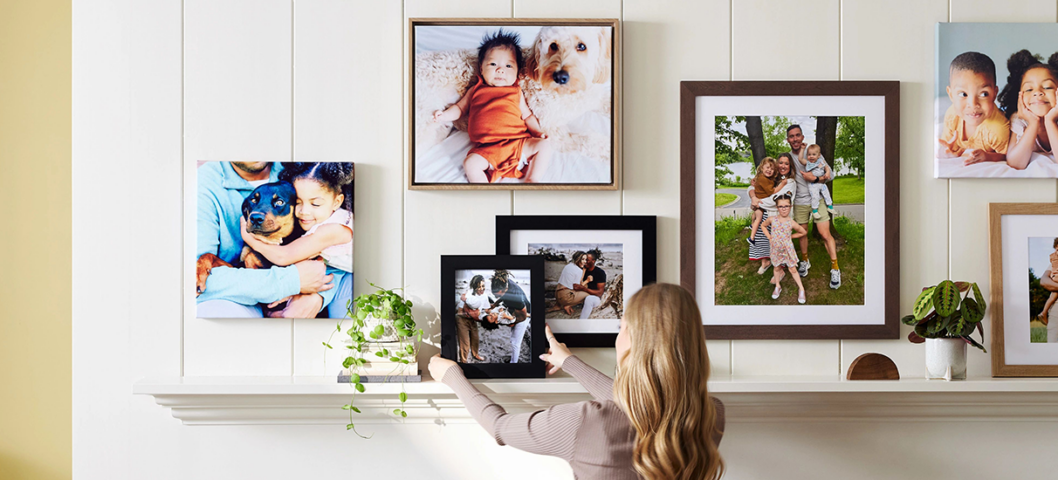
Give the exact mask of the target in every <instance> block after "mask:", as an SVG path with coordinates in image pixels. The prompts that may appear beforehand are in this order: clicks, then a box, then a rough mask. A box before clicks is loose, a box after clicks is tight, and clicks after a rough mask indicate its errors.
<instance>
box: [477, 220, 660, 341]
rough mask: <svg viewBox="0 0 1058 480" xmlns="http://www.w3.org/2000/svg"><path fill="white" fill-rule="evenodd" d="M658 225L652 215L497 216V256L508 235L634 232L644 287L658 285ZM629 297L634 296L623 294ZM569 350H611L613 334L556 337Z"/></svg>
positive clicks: (503, 250)
mask: <svg viewBox="0 0 1058 480" xmlns="http://www.w3.org/2000/svg"><path fill="white" fill-rule="evenodd" d="M657 222H658V217H657V216H654V215H497V216H496V254H497V255H509V254H510V253H511V232H512V231H517V230H637V231H642V232H643V255H642V258H643V265H642V272H643V285H644V286H646V285H649V284H652V283H655V282H656V281H657V268H658V258H657V257H658V255H657V237H658V234H657ZM626 293H627V294H629V295H630V294H632V293H634V292H626ZM555 337H556V338H557V339H558V340H559V341H561V342H563V343H565V344H566V345H567V346H570V347H607V348H608V347H613V346H614V342H615V341H616V340H617V332H614V333H569V332H564V333H556V334H555Z"/></svg>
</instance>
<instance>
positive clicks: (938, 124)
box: [933, 97, 1058, 178]
mask: <svg viewBox="0 0 1058 480" xmlns="http://www.w3.org/2000/svg"><path fill="white" fill-rule="evenodd" d="M948 107H951V99H949V98H948V97H940V98H938V99H937V101H936V102H935V109H934V114H933V115H934V118H933V122H934V132H933V147H934V154H933V156H934V158H935V161H934V162H935V163H934V172H935V174H934V176H935V177H937V178H1058V163H1055V161H1054V157H1053V156H1051V155H1044V154H1041V153H1033V154H1032V157H1031V158H1030V160H1029V166H1028V167H1026V168H1025V169H1024V170H1016V169H1014V168H1011V167H1010V166H1009V165H1007V164H1006V163H1005V162H982V163H975V164H973V165H963V159H962V158H958V157H955V158H944V157H942V156H941V155H942V154H941V152H942V148H941V146H940V142H937V139H939V138H940V135H941V133H943V131H944V113H945V112H947V111H948Z"/></svg>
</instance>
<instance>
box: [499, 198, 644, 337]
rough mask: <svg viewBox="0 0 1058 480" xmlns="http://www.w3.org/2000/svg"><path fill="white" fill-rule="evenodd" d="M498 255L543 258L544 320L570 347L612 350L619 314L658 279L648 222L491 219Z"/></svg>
mask: <svg viewBox="0 0 1058 480" xmlns="http://www.w3.org/2000/svg"><path fill="white" fill-rule="evenodd" d="M496 253H497V254H498V255H539V256H542V257H543V258H544V294H543V298H544V309H543V310H542V312H543V314H542V315H543V317H544V319H545V320H546V321H547V323H548V325H550V326H551V330H552V331H553V332H554V333H555V336H556V337H557V338H558V339H559V340H561V341H562V342H564V343H566V344H567V345H569V346H571V347H612V346H613V345H614V341H615V340H616V339H617V332H618V331H620V323H621V317H622V316H623V315H624V306H625V304H626V302H627V301H628V299H629V298H630V297H631V296H632V294H634V293H636V292H637V291H639V289H640V288H642V287H643V286H644V285H648V284H651V283H654V282H655V281H656V279H657V217H655V216H646V215H644V216H607V215H585V216H542V215H517V216H506V215H498V216H496Z"/></svg>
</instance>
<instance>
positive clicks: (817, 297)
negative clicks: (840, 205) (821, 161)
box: [715, 216, 865, 305]
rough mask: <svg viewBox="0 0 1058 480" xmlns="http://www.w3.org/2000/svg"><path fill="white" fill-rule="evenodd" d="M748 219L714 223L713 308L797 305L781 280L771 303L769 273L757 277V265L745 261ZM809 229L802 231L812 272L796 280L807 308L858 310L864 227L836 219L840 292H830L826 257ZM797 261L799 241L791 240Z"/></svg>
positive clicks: (793, 289) (790, 285) (793, 288)
mask: <svg viewBox="0 0 1058 480" xmlns="http://www.w3.org/2000/svg"><path fill="white" fill-rule="evenodd" d="M750 221H751V219H750V218H749V217H727V218H723V219H721V220H718V221H717V222H716V226H715V228H716V236H715V242H716V246H715V247H716V249H715V250H716V278H715V282H716V288H715V292H716V293H715V295H716V297H715V303H716V305H797V286H796V285H795V284H794V283H793V282H792V281H791V280H790V279H786V278H784V279H783V281H782V285H783V292H782V295H781V296H780V297H779V299H778V300H772V298H771V293H772V290H773V289H774V288H775V287H774V285H772V284H771V283H770V280H771V278H772V271H771V269H768V271H766V272H764V274H763V275H757V268H759V267H760V263H761V262H760V261H753V262H751V261H750V260H749V245H748V244H747V243H746V240H745V239H746V237H747V236H748V234H749V226H750ZM813 227H814V224H810V225H809V227H808V256H809V261H810V262H811V263H812V268H811V269H809V271H808V276H807V277H804V278H802V279H801V281H802V282H803V283H804V286H805V297H806V299H807V304H808V305H863V299H864V296H863V292H864V288H863V278H864V275H863V259H864V248H863V246H864V232H865V230H864V225H863V224H862V223H859V222H855V221H852V220H849V219H848V218H846V217H841V216H839V217H836V218H835V219H834V221H832V222H831V224H830V228H831V231H834V230H837V232H838V233H839V234H840V235H841V237H842V238H843V241H841V240H839V241H838V242H837V249H838V263H839V265H838V266H839V267H840V268H841V288H839V289H837V290H835V289H832V288H830V256H829V255H828V254H827V250H826V247H824V246H823V242H822V241H821V240H819V239H818V238H814V237H813V236H812V235H813V234H812V228H813ZM794 245H795V246H797V255H798V257H799V259H800V260H803V258H800V256H801V249H800V246H799V241H798V240H794Z"/></svg>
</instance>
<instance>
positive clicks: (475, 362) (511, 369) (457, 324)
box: [441, 255, 547, 378]
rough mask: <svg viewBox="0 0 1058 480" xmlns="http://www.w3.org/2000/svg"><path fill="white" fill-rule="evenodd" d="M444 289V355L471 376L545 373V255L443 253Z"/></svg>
mask: <svg viewBox="0 0 1058 480" xmlns="http://www.w3.org/2000/svg"><path fill="white" fill-rule="evenodd" d="M441 291H442V292H443V294H442V295H441V356H443V357H444V358H447V359H449V360H453V361H455V362H456V363H458V364H459V366H460V367H462V368H463V373H464V374H466V376H467V378H543V377H544V361H543V360H540V355H541V354H543V353H544V352H545V351H547V342H546V340H545V339H544V322H543V318H542V316H543V315H542V314H541V312H543V311H544V303H543V299H544V258H543V257H541V256H511V255H462V256H458V255H442V256H441ZM534 317H535V318H534Z"/></svg>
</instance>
